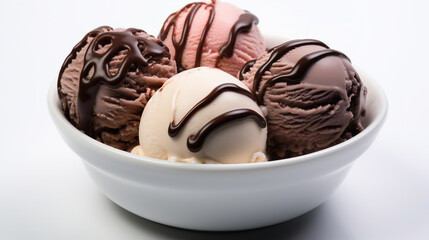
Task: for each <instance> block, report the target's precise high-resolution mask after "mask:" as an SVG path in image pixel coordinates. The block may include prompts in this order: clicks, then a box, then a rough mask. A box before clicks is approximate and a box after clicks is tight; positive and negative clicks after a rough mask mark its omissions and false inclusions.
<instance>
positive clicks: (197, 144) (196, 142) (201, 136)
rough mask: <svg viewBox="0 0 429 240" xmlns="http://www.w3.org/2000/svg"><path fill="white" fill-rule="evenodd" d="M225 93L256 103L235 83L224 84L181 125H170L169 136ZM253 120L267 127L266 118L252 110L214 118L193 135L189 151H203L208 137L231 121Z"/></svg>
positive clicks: (195, 108) (174, 134) (197, 106)
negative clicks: (249, 99)
mask: <svg viewBox="0 0 429 240" xmlns="http://www.w3.org/2000/svg"><path fill="white" fill-rule="evenodd" d="M224 92H235V93H238V94H241V95H244V96H246V97H248V98H251V99H252V100H254V101H255V98H254V96H253V95H252V94H251V93H250V92H249V91H248V90H246V89H243V88H241V87H239V86H237V85H236V84H234V83H224V84H221V85H219V86H217V87H216V88H214V89H213V90H212V91H211V92H210V93H209V94H208V95H207V96H206V97H205V98H203V99H202V100H201V101H200V102H198V103H197V104H196V105H195V106H194V107H192V109H191V110H189V111H188V112H187V113H186V114H185V116H184V117H183V118H182V119H181V120H180V121H179V123H177V124H176V123H175V121H174V119H173V121H172V122H171V123H170V125H169V127H168V135H169V136H170V137H175V136H177V134H179V132H180V131H181V130H182V129H183V127H184V126H185V125H186V123H187V122H188V121H189V119H190V118H191V117H192V116H193V115H194V114H195V113H197V112H198V111H199V110H201V109H202V108H204V107H205V106H207V105H208V104H210V103H211V102H213V101H214V100H215V99H216V98H217V97H218V96H219V95H221V94H222V93H224ZM248 117H250V118H252V119H254V120H255V121H256V122H257V123H258V125H259V126H260V127H261V128H264V127H265V126H266V122H265V119H264V117H262V116H261V115H260V114H258V113H257V112H255V111H253V110H250V109H236V110H233V111H229V112H227V113H224V114H221V115H220V116H218V117H216V118H214V119H213V120H211V121H209V122H208V123H206V124H205V125H204V126H203V127H202V128H201V130H199V131H198V133H197V134H195V135H191V136H190V137H188V149H189V151H191V152H198V151H199V150H201V148H202V146H203V143H204V141H205V139H206V137H207V136H208V135H209V134H210V133H211V132H212V131H214V130H215V129H216V128H218V127H220V126H222V125H224V124H226V123H229V122H231V121H235V120H238V119H242V118H248Z"/></svg>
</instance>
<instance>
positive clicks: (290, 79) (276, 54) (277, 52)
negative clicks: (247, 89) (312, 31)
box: [240, 39, 350, 104]
mask: <svg viewBox="0 0 429 240" xmlns="http://www.w3.org/2000/svg"><path fill="white" fill-rule="evenodd" d="M305 45H318V46H322V47H325V48H327V49H326V50H321V51H317V52H313V53H310V54H307V55H305V56H304V57H302V58H301V59H300V60H299V61H298V62H297V63H296V65H295V66H294V67H293V69H292V70H291V71H290V72H289V73H287V74H283V75H278V76H275V77H272V78H271V79H268V80H267V81H266V82H265V84H264V85H263V86H262V87H261V88H260V89H259V85H260V83H261V80H262V75H263V74H264V72H265V71H267V70H269V69H270V68H271V66H272V65H273V63H274V62H276V61H278V60H279V59H280V58H281V57H283V56H284V55H285V54H287V53H288V52H290V51H291V50H293V49H294V48H297V47H301V46H305ZM268 52H271V55H270V57H269V59H268V60H267V62H265V63H264V64H263V65H262V66H261V67H260V68H259V69H258V70H257V71H256V73H255V77H254V80H253V87H252V94H254V95H255V97H256V100H257V102H258V104H263V103H262V97H263V95H264V92H265V90H266V89H267V87H269V86H271V85H273V84H275V83H278V82H286V83H287V84H289V85H294V84H299V83H300V82H301V81H302V79H303V78H304V76H305V74H306V73H307V71H308V70H309V69H310V67H311V66H312V65H313V64H314V63H316V62H318V61H319V60H321V59H323V58H325V57H328V56H339V57H343V58H345V59H347V60H348V61H350V59H349V58H348V57H347V56H346V55H344V54H343V53H341V52H339V51H336V50H332V49H329V47H328V46H327V45H326V44H324V43H323V42H320V41H318V40H313V39H303V40H293V41H289V42H286V43H283V44H281V45H279V46H276V47H274V48H271V49H269V50H268ZM250 65H253V63H251V62H248V63H246V65H245V68H246V69H244V68H243V69H242V71H241V72H240V79H242V78H243V74H244V73H245V72H246V71H248V69H250V67H251V66H250Z"/></svg>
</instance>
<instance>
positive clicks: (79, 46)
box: [57, 26, 112, 102]
mask: <svg viewBox="0 0 429 240" xmlns="http://www.w3.org/2000/svg"><path fill="white" fill-rule="evenodd" d="M103 29H106V30H108V31H111V30H112V28H111V27H109V26H101V27H98V28H96V29H94V30H92V31H91V32H89V33H87V34H86V35H85V36H84V37H83V38H82V40H80V41H79V42H78V43H77V44H76V45H75V46H74V47H73V49H72V51H71V52H70V54H69V55H68V56H67V58H66V59H65V60H64V63H63V65H62V66H61V69H60V73H59V74H58V82H57V90H58V95H59V97H60V100H61V102H63V101H64V97H65V96H64V94H62V93H61V91H60V90H61V78H62V76H63V73H64V71H65V70H66V68H67V67H68V66H69V64H70V63H71V62H72V61H73V59H75V58H76V55H77V53H78V52H79V51H80V50H81V49H82V48H83V47H84V46H85V45H86V43H87V41H88V38H94V37H96V36H97V35H98V34H100V33H101V32H103Z"/></svg>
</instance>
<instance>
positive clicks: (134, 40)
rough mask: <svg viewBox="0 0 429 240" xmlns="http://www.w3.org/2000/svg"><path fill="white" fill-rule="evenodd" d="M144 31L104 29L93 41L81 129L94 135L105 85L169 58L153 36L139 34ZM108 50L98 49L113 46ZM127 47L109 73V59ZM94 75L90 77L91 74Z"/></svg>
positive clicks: (82, 92) (84, 75)
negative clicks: (96, 107) (97, 102)
mask: <svg viewBox="0 0 429 240" xmlns="http://www.w3.org/2000/svg"><path fill="white" fill-rule="evenodd" d="M138 32H144V31H143V30H139V29H134V28H129V29H127V30H125V31H122V32H112V31H110V32H103V33H100V34H98V35H97V36H96V37H95V38H94V39H93V41H92V42H91V43H90V45H89V47H88V50H87V51H86V53H85V58H84V66H83V69H82V72H81V74H80V79H79V92H78V102H77V107H78V110H79V122H78V126H77V127H78V128H79V129H81V130H83V131H84V132H85V133H86V134H88V135H89V136H91V137H94V136H95V134H96V133H94V130H93V127H92V118H93V107H94V104H95V98H96V96H97V92H98V89H99V87H100V85H101V84H105V85H107V86H109V87H110V88H119V87H121V86H122V84H123V82H124V79H125V76H126V74H127V72H128V70H129V69H130V68H135V69H140V70H141V71H142V68H144V67H147V66H148V64H149V63H151V62H154V61H159V60H160V59H161V58H163V57H169V53H168V49H167V48H166V47H165V46H164V47H162V46H160V45H158V43H155V42H152V41H150V40H149V39H146V38H143V37H139V36H137V33H138ZM109 44H110V47H109V48H108V50H107V51H106V52H103V53H100V52H98V51H97V50H98V47H99V46H100V45H102V46H103V45H109ZM122 50H127V53H126V56H125V57H124V59H123V60H122V64H121V66H120V68H119V69H118V72H117V73H116V74H115V75H112V74H111V73H110V72H109V62H110V61H111V60H112V58H113V57H114V56H116V55H117V54H119V52H120V51H122ZM90 73H92V74H91V76H89V74H90Z"/></svg>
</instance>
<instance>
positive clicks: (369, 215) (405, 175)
mask: <svg viewBox="0 0 429 240" xmlns="http://www.w3.org/2000/svg"><path fill="white" fill-rule="evenodd" d="M229 2H231V3H234V4H235V5H237V6H239V7H242V8H244V9H247V10H249V11H251V12H253V13H254V14H255V15H257V16H258V17H259V19H260V24H259V27H260V30H261V32H263V33H264V34H269V35H280V36H283V37H287V38H316V39H320V40H322V41H324V42H325V43H327V44H328V45H329V46H331V48H334V49H337V50H341V51H343V52H345V53H346V54H347V55H348V56H349V57H350V58H351V59H352V62H353V63H354V65H356V66H359V67H360V68H362V69H365V70H366V71H367V72H368V73H369V74H371V75H372V76H373V77H374V78H375V79H376V80H377V81H378V82H379V83H380V84H381V85H382V86H383V88H384V90H385V92H386V94H387V97H388V100H389V114H388V118H387V121H386V123H385V125H384V128H383V129H382V131H381V132H380V135H379V137H378V138H377V140H376V142H375V143H374V144H373V145H372V147H371V148H370V149H369V150H368V151H367V152H366V153H365V154H364V155H362V156H361V157H360V158H359V159H358V160H357V162H356V163H355V164H354V166H353V168H352V171H351V172H350V174H349V175H348V177H347V178H346V180H345V182H344V183H343V184H342V185H341V186H340V188H339V189H338V190H337V191H336V192H335V194H334V195H333V196H332V197H331V198H330V199H329V200H328V201H327V202H326V203H325V204H323V205H322V206H321V207H319V208H317V209H316V210H314V211H312V212H310V213H308V214H306V215H304V216H302V217H299V218H297V219H294V220H291V221H289V222H285V223H281V224H278V225H275V226H272V227H268V228H263V229H256V230H250V231H244V232H229V233H206V232H194V231H188V230H182V229H177V228H171V227H168V226H164V225H160V224H157V223H153V222H150V221H148V220H145V219H142V218H140V217H137V216H135V215H133V214H131V213H128V212H127V211H125V210H123V209H121V208H119V207H117V206H116V205H115V204H114V203H112V202H111V201H110V200H108V199H107V198H106V197H104V195H103V194H102V193H101V192H100V191H99V190H98V189H97V187H96V186H95V185H94V183H93V182H92V181H91V179H90V178H89V176H88V175H87V173H86V171H85V169H84V167H83V165H82V164H81V162H80V159H79V158H78V157H77V155H75V154H74V153H73V152H72V151H71V150H70V149H69V148H68V147H67V146H66V145H65V143H64V142H63V141H62V139H61V138H60V137H59V134H58V133H57V131H56V129H55V127H54V125H53V123H52V122H51V120H50V117H49V115H48V111H47V104H46V101H47V100H46V94H47V90H48V87H49V85H50V84H52V83H53V82H55V81H56V79H57V75H58V71H59V69H60V67H61V64H62V63H63V61H64V59H65V57H66V56H67V55H68V53H69V52H70V50H71V49H72V47H73V46H74V45H75V44H76V43H77V42H78V41H79V40H80V39H81V38H82V37H83V36H84V35H85V33H86V32H88V31H90V30H92V29H94V28H95V27H98V26H100V25H110V26H113V27H125V28H127V27H137V28H142V29H144V30H146V31H147V32H149V33H151V34H153V35H157V34H158V32H159V29H160V27H161V25H162V23H163V21H164V19H165V18H166V17H167V16H168V15H169V14H170V13H171V12H173V11H176V10H178V9H180V8H181V7H182V6H183V5H185V4H186V3H188V1H165V0H158V1H146V0H140V1H118V0H116V1H110V0H105V1H80V0H79V1H67V2H60V1H11V0H9V1H5V0H0V239H237V238H239V239H428V238H429V161H428V160H429V127H428V125H429V120H428V117H429V114H428V110H429V107H428V104H427V102H428V100H427V99H428V94H429V93H428V91H429V73H428V69H429V60H428V56H429V47H428V46H429V33H428V27H427V24H428V23H429V17H428V10H429V6H428V4H427V3H425V2H426V1H417V0H408V1H403V0H401V1H397V0H392V1H378V2H376V1H374V0H361V1H341V0H337V1H335V0H325V1H269V0H266V1H252V2H250V1H233V0H229ZM268 204H269V203H268Z"/></svg>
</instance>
